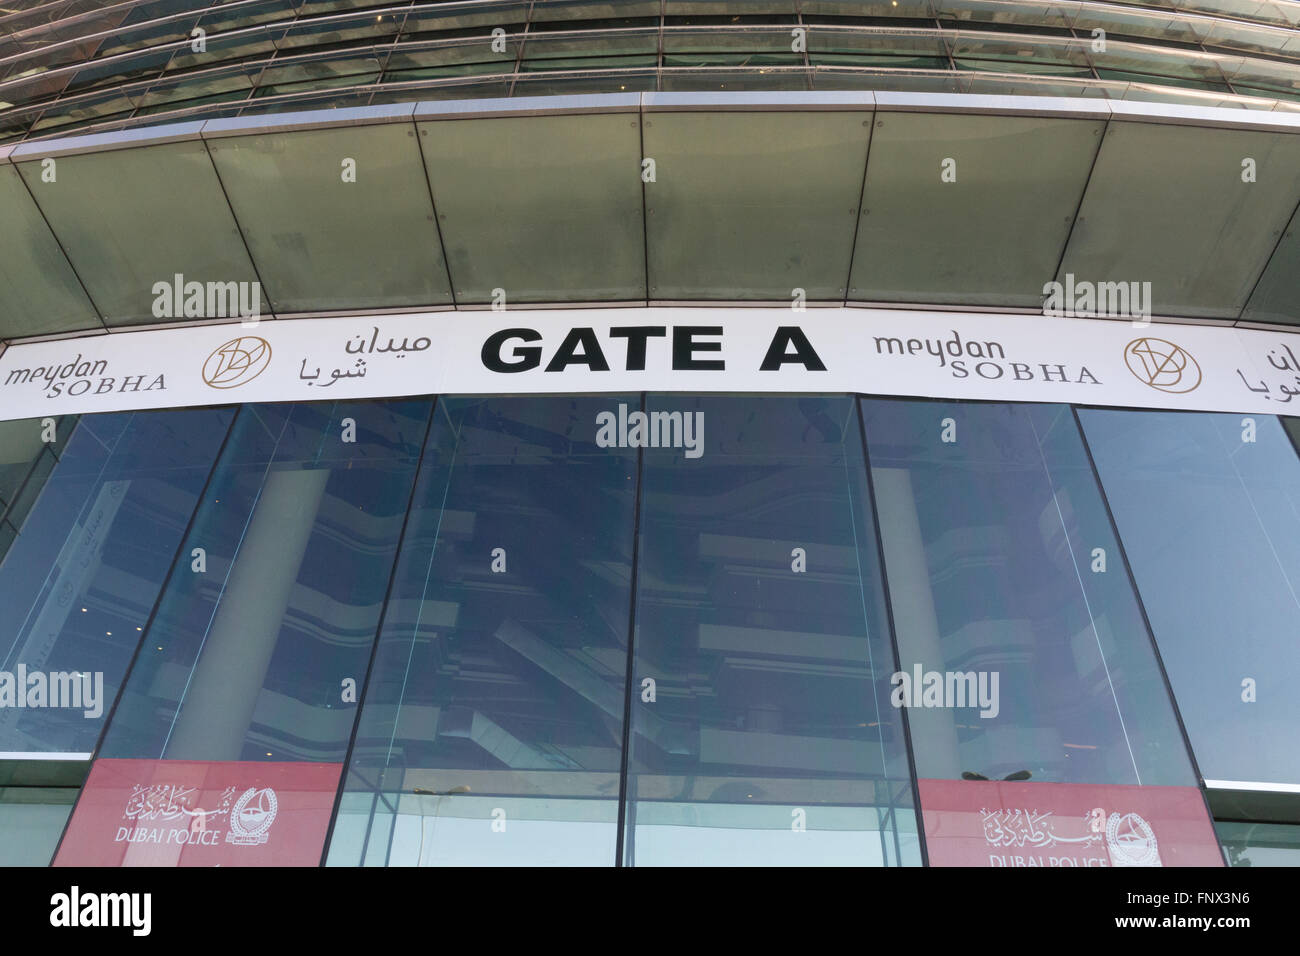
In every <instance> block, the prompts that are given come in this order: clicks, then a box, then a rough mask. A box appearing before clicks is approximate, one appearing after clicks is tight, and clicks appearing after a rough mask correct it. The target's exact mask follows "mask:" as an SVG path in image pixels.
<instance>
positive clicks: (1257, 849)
mask: <svg viewBox="0 0 1300 956" xmlns="http://www.w3.org/2000/svg"><path fill="white" fill-rule="evenodd" d="M1214 829H1215V830H1216V831H1218V834H1219V842H1220V843H1222V844H1223V852H1224V853H1226V854H1227V856H1228V865H1229V866H1300V825H1297V824H1294V823H1245V822H1238V821H1229V820H1216V821H1215V822H1214Z"/></svg>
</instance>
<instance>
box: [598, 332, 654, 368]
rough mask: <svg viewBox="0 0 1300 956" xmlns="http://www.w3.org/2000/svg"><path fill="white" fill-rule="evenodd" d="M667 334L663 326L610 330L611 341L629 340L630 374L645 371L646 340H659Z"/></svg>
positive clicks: (628, 361)
mask: <svg viewBox="0 0 1300 956" xmlns="http://www.w3.org/2000/svg"><path fill="white" fill-rule="evenodd" d="M667 334H668V329H667V327H665V326H662V325H629V326H622V327H620V328H615V329H610V330H609V337H610V338H611V339H627V370H628V371H629V372H644V371H645V343H646V339H648V338H649V337H650V336H652V335H653V336H655V337H656V338H657V337H659V336H661V335H667Z"/></svg>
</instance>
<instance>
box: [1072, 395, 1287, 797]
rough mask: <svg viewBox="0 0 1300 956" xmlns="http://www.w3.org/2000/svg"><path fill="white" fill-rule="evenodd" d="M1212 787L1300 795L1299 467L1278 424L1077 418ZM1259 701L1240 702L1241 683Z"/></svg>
mask: <svg viewBox="0 0 1300 956" xmlns="http://www.w3.org/2000/svg"><path fill="white" fill-rule="evenodd" d="M1079 416H1080V418H1081V420H1082V421H1083V426H1084V431H1085V433H1086V435H1087V437H1088V444H1089V445H1090V446H1091V448H1092V454H1093V457H1094V458H1095V459H1096V462H1097V470H1098V472H1099V474H1100V475H1101V480H1102V484H1103V486H1104V487H1105V489H1106V495H1107V497H1108V498H1109V500H1110V506H1111V509H1112V510H1113V511H1114V513H1115V522H1116V524H1117V525H1118V527H1119V530H1120V536H1121V537H1122V539H1123V541H1124V547H1125V549H1126V550H1127V552H1128V556H1129V560H1130V561H1131V562H1132V565H1133V575H1134V577H1135V578H1136V579H1137V585H1138V590H1139V592H1140V593H1141V595H1142V602H1143V604H1144V605H1145V607H1146V612H1147V616H1148V617H1149V618H1150V620H1151V629H1152V631H1153V632H1154V633H1155V637H1156V642H1157V644H1158V645H1159V647H1160V652H1161V656H1162V657H1163V659H1164V662H1165V667H1166V668H1167V669H1168V671H1169V680H1170V683H1171V684H1172V685H1173V689H1174V696H1175V698H1176V700H1177V701H1178V706H1179V709H1180V710H1181V712H1182V715H1183V722H1184V723H1185V724H1186V726H1187V734H1188V737H1189V738H1190V739H1191V742H1192V750H1193V752H1194V753H1195V754H1196V758H1197V762H1198V764H1199V766H1200V769H1201V773H1202V774H1203V775H1204V776H1205V778H1206V779H1207V780H1226V781H1249V782H1259V781H1262V782H1271V783H1289V784H1297V783H1300V751H1297V749H1296V747H1295V728H1296V727H1297V726H1300V697H1297V695H1296V694H1295V693H1294V690H1293V689H1294V688H1295V687H1296V686H1297V685H1298V684H1300V660H1298V659H1297V657H1296V655H1295V652H1294V645H1295V640H1294V639H1295V635H1296V634H1298V633H1300V600H1298V599H1297V596H1296V595H1297V593H1300V460H1298V459H1297V457H1296V453H1295V450H1294V448H1293V447H1292V445H1291V442H1290V440H1289V438H1288V436H1287V434H1286V432H1285V431H1284V430H1283V428H1282V426H1281V424H1280V423H1279V422H1278V420H1277V419H1276V418H1273V417H1271V416H1264V415H1256V416H1254V417H1253V421H1254V423H1255V429H1256V431H1255V434H1254V436H1253V437H1254V439H1255V440H1254V441H1245V440H1243V439H1244V438H1245V437H1247V435H1248V433H1247V432H1246V431H1245V430H1244V428H1245V426H1243V420H1242V416H1240V415H1217V414H1208V413H1192V412H1187V413H1183V412H1135V411H1124V412H1119V411H1103V410H1094V409H1087V410H1080V413H1079ZM1247 679H1249V680H1250V681H1253V682H1254V684H1253V686H1254V687H1255V688H1256V690H1255V699H1254V701H1253V702H1251V703H1244V702H1243V695H1244V694H1245V690H1244V686H1245V685H1244V684H1243V681H1246V680H1247Z"/></svg>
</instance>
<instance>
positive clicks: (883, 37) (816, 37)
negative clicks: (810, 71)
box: [808, 28, 948, 63]
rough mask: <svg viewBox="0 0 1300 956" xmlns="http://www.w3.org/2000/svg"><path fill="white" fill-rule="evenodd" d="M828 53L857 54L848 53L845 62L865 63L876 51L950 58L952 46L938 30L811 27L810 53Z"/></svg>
mask: <svg viewBox="0 0 1300 956" xmlns="http://www.w3.org/2000/svg"><path fill="white" fill-rule="evenodd" d="M828 53H845V54H849V53H851V54H855V55H854V56H852V57H845V58H844V62H845V63H865V62H868V61H869V60H870V58H871V56H872V55H875V56H882V55H888V56H891V57H901V56H927V57H938V58H942V59H944V60H945V62H946V60H947V55H948V47H947V44H946V43H945V42H944V38H943V36H942V35H940V34H939V33H938V31H935V30H927V31H920V30H916V31H892V30H891V31H889V32H887V33H884V32H874V31H873V32H870V33H868V32H865V31H859V30H833V29H825V28H819V29H813V30H809V31H808V55H809V57H810V58H812V57H813V56H814V55H816V54H828ZM828 62H829V61H828Z"/></svg>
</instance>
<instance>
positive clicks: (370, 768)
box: [330, 396, 637, 866]
mask: <svg viewBox="0 0 1300 956" xmlns="http://www.w3.org/2000/svg"><path fill="white" fill-rule="evenodd" d="M620 402H622V403H625V404H626V403H628V402H633V403H635V399H630V398H628V397H625V396H624V397H620V396H599V397H584V398H473V399H458V398H446V399H439V405H438V412H437V414H436V416H435V422H434V426H433V430H432V432H431V434H430V438H429V443H428V450H427V452H426V455H425V459H424V463H423V466H422V471H421V476H420V482H419V487H418V488H417V490H416V494H415V501H414V506H413V509H412V512H411V517H410V521H409V524H408V526H407V531H406V537H405V539H404V542H403V545H402V554H401V558H400V560H399V563H398V568H397V572H396V575H395V577H394V582H393V591H392V596H391V598H390V600H389V605H388V611H387V617H386V619H385V621H384V627H383V634H382V637H381V640H380V644H379V648H378V651H377V653H376V658H375V665H374V672H373V675H372V677H371V680H370V684H369V686H368V688H367V691H366V697H365V702H364V708H363V713H362V716H361V719H360V723H359V727H358V733H357V743H356V749H355V751H354V758H353V761H352V767H351V772H350V773H349V776H348V784H347V788H348V791H349V792H348V793H347V794H346V795H345V798H344V802H343V805H342V807H341V811H340V814H339V818H338V822H337V824H336V827H335V831H334V837H333V843H332V847H331V852H330V863H331V864H334V865H357V864H365V865H379V866H383V865H392V866H412V865H420V866H441V865H462V866H464V865H488V864H515V865H519V864H538V865H541V864H546V865H555V864H583V865H606V866H608V865H612V864H613V863H614V860H615V844H616V831H617V819H618V797H619V770H620V767H621V763H622V742H623V712H624V706H625V685H626V673H627V634H628V613H629V603H630V593H631V564H632V535H633V510H634V501H635V495H636V464H637V461H636V452H635V450H632V449H628V448H602V447H597V445H596V444H595V437H596V416H597V414H598V412H600V411H601V410H604V409H609V408H616V407H617V406H618V404H619V403H620Z"/></svg>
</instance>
